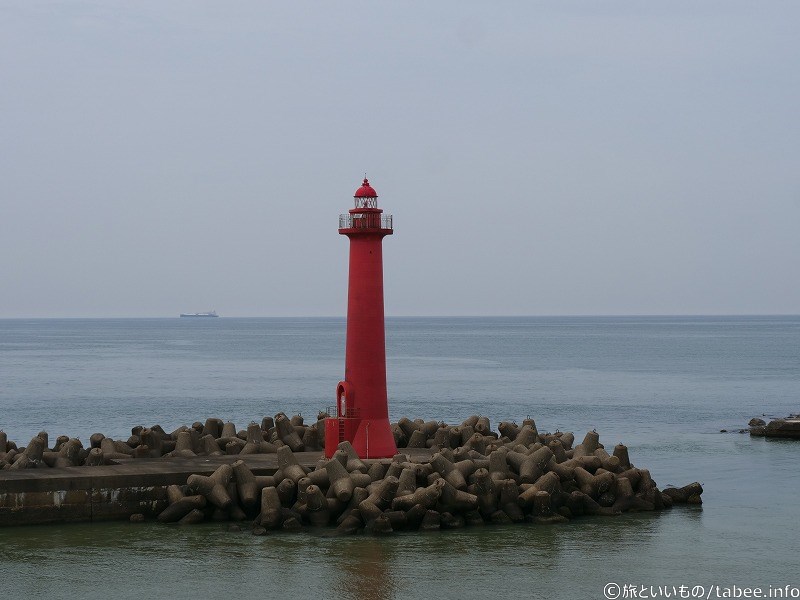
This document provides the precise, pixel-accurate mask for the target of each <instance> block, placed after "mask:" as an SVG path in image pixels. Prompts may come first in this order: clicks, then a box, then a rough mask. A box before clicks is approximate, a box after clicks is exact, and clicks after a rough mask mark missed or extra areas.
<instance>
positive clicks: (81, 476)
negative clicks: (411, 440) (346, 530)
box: [0, 452, 430, 527]
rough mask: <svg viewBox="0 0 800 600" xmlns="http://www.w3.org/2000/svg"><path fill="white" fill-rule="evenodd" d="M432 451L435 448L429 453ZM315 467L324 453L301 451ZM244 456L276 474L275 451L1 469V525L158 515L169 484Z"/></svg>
mask: <svg viewBox="0 0 800 600" xmlns="http://www.w3.org/2000/svg"><path fill="white" fill-rule="evenodd" d="M427 454H430V452H427ZM296 456H297V460H298V462H299V463H300V464H301V465H303V466H304V467H307V468H310V467H312V466H313V465H314V464H316V462H317V461H318V460H319V459H320V458H321V457H322V453H321V452H298V453H297V454H296ZM239 459H244V460H245V463H246V464H247V466H248V468H249V469H250V470H251V471H253V473H254V474H256V475H273V474H274V473H275V471H276V470H277V469H278V462H277V458H276V455H274V454H254V455H249V456H217V457H198V458H175V459H163V458H160V459H138V460H118V461H115V462H117V464H114V465H106V466H98V467H92V468H84V467H65V468H52V469H49V468H48V469H21V470H19V471H9V470H0V527H2V526H12V525H35V524H45V523H68V522H87V521H103V520H120V519H127V518H128V517H129V516H130V515H131V514H135V513H142V514H144V515H145V516H146V517H148V518H149V517H155V516H156V515H157V514H158V513H159V512H161V511H162V510H164V508H165V507H166V506H167V503H168V502H167V492H166V489H167V486H169V485H182V484H185V483H186V479H187V477H189V475H192V474H201V475H210V474H211V473H213V472H214V471H215V470H216V469H217V468H218V467H219V466H220V465H222V464H231V463H233V462H235V461H236V460H239Z"/></svg>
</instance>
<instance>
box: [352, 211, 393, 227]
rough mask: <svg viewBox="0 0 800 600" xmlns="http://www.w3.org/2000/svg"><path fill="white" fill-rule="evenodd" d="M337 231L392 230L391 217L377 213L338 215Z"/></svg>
mask: <svg viewBox="0 0 800 600" xmlns="http://www.w3.org/2000/svg"><path fill="white" fill-rule="evenodd" d="M339 229H392V215H386V214H379V213H355V214H344V215H339Z"/></svg>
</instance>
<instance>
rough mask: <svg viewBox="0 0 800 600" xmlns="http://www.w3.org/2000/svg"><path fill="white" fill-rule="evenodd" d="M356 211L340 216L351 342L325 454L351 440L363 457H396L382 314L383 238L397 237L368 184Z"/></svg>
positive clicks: (358, 195) (329, 423)
mask: <svg viewBox="0 0 800 600" xmlns="http://www.w3.org/2000/svg"><path fill="white" fill-rule="evenodd" d="M354 198H355V208H353V209H352V210H350V211H349V213H348V214H344V215H341V216H340V217H339V233H340V234H342V235H346V236H347V237H348V238H349V240H350V265H349V266H350V271H349V283H348V293H347V342H346V348H345V369H344V380H343V381H340V382H339V383H338V385H337V386H336V408H337V418H332V419H328V420H327V421H326V423H325V454H326V456H328V457H330V456H332V455H333V453H334V452H335V451H336V445H337V443H336V442H337V440H338V442H341V441H344V440H347V441H349V442H350V443H351V444H352V445H353V447H354V448H355V450H356V452H357V453H358V455H359V456H360V457H361V458H388V457H391V456H394V455H395V454H397V446H396V445H395V442H394V435H392V430H391V427H390V425H389V405H388V399H387V394H386V335H385V326H384V312H383V238H384V237H385V236H387V235H391V234H392V233H393V230H392V217H391V215H384V214H383V211H382V210H381V209H379V208H378V206H377V194H376V193H375V190H374V189H373V188H372V187H371V186H370V185H369V182H368V181H367V180H366V179H364V184H363V185H362V186H361V187H360V188H359V189H358V190H357V191H356V195H355V196H354Z"/></svg>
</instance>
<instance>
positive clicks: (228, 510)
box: [0, 413, 703, 534]
mask: <svg viewBox="0 0 800 600" xmlns="http://www.w3.org/2000/svg"><path fill="white" fill-rule="evenodd" d="M325 416H326V415H324V414H321V415H319V419H323V418H324V417H325ZM322 432H324V427H322V423H321V422H320V421H319V420H318V421H317V422H315V423H312V424H311V425H308V426H306V425H305V424H304V422H303V419H302V417H300V416H299V415H297V416H294V417H291V418H289V417H287V416H286V415H285V414H283V413H280V414H278V415H276V417H275V418H271V417H265V418H264V419H263V420H262V422H261V424H257V423H251V424H250V425H249V426H248V427H247V428H246V429H245V430H242V431H237V430H236V427H235V426H234V425H233V424H232V423H223V422H222V421H220V420H219V419H207V420H206V421H205V423H199V422H197V423H195V424H193V425H192V426H191V427H181V428H178V429H177V430H175V431H174V432H172V433H169V434H168V433H166V432H165V431H164V430H163V429H162V428H160V427H158V426H154V427H151V428H143V427H136V428H134V429H133V430H132V435H131V437H130V438H129V439H128V440H126V441H119V440H112V439H110V438H107V437H105V436H102V435H100V434H95V435H93V436H91V439H90V444H89V447H88V448H84V447H83V444H82V443H81V442H80V441H79V440H77V439H74V438H72V439H70V438H64V437H62V438H59V439H58V440H57V441H56V444H55V445H54V446H53V447H52V448H50V447H49V444H48V436H47V434H45V433H42V434H39V435H38V436H36V437H35V438H34V439H33V440H32V441H31V443H29V444H28V445H27V446H26V447H24V448H22V447H19V448H18V447H17V446H16V445H15V444H13V443H12V442H9V441H8V440H7V439H6V437H5V436H4V435H3V436H0V461H2V463H0V464H2V465H3V469H2V471H0V524H1V525H13V524H22V523H43V522H54V521H70V520H100V519H111V518H117V519H119V518H133V520H143V519H149V518H158V520H159V521H162V522H167V523H169V522H178V523H184V524H186V523H196V522H201V521H206V520H212V519H213V520H217V521H233V522H235V523H239V524H245V523H249V525H250V526H251V527H252V531H253V532H254V533H256V534H264V533H266V532H267V531H269V530H288V531H291V530H296V529H301V528H304V527H325V526H328V527H335V531H337V532H338V533H355V532H358V531H361V530H365V529H366V530H367V531H370V532H374V533H388V532H391V531H398V530H409V529H412V530H419V529H421V530H430V529H438V528H454V527H462V526H465V525H478V524H482V523H487V522H488V523H515V522H534V523H556V522H563V521H566V520H569V519H572V518H575V517H579V516H581V515H606V516H613V515H618V514H621V513H623V512H626V511H654V510H662V509H665V508H668V507H670V506H672V504H674V503H696V504H699V503H700V502H701V499H700V497H701V494H702V491H703V490H702V487H701V486H700V484H698V483H693V484H690V485H688V486H685V487H683V488H667V489H664V490H659V489H658V487H657V485H656V483H655V482H654V481H653V479H652V477H651V475H650V473H649V471H647V470H646V469H642V468H637V467H635V466H634V465H633V464H632V463H631V461H630V458H629V456H628V449H627V448H626V447H625V446H624V445H622V444H618V445H617V446H615V447H614V448H613V450H612V451H611V452H610V453H609V452H608V451H607V450H606V449H605V448H604V447H603V445H602V444H601V443H600V438H599V435H598V434H597V433H596V432H594V431H590V432H588V433H587V434H586V436H585V437H584V439H583V441H582V442H581V443H579V444H577V445H575V444H574V442H575V438H574V435H573V434H572V433H562V432H556V433H553V434H550V433H540V432H539V431H538V429H537V427H536V424H535V422H534V421H533V420H531V419H526V420H525V421H523V422H522V424H521V425H517V424H516V423H513V422H502V423H500V424H499V426H498V431H497V432H495V431H492V430H491V427H490V423H489V420H488V418H486V417H479V416H472V417H470V418H468V419H466V420H465V421H464V422H462V423H461V424H458V425H446V424H444V423H439V422H436V421H428V422H425V421H422V420H416V421H412V420H410V419H405V418H404V419H400V421H398V422H397V423H395V424H394V425H393V433H394V436H395V440H396V442H397V444H398V447H399V448H400V449H401V450H400V453H399V454H398V455H397V456H395V457H394V458H393V459H386V460H363V461H362V460H361V459H360V458H359V457H358V456H357V455H356V454H355V452H354V451H353V449H352V447H351V446H350V444H349V443H347V442H342V443H340V444H338V448H337V451H336V452H335V453H334V455H333V457H332V458H331V459H330V460H326V459H324V458H322V455H321V452H319V449H321V448H322V447H324V443H325V440H324V436H323V435H321V433H322ZM237 527H241V525H237Z"/></svg>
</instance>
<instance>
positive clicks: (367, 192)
mask: <svg viewBox="0 0 800 600" xmlns="http://www.w3.org/2000/svg"><path fill="white" fill-rule="evenodd" d="M377 197H378V192H376V191H375V188H373V187H372V186H371V185H370V184H369V180H368V179H367V178H366V177H364V182H363V183H362V184H361V187H360V188H358V189H357V190H356V193H355V194H354V195H353V198H377Z"/></svg>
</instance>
